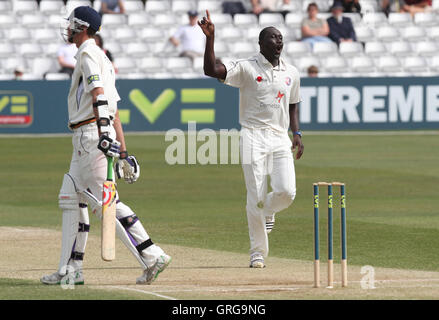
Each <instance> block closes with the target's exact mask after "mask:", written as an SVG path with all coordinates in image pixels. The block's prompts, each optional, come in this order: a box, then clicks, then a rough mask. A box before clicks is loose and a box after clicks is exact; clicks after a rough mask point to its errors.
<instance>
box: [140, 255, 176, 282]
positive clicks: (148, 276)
mask: <svg viewBox="0 0 439 320" xmlns="http://www.w3.org/2000/svg"><path fill="white" fill-rule="evenodd" d="M171 260H172V258H171V257H170V256H168V255H167V254H164V255H161V256H160V257H159V258H158V259H157V261H156V262H155V264H154V265H153V266H152V267H150V268H148V269H146V270H144V271H143V274H142V275H141V276H140V277H138V278H137V280H136V283H137V284H151V283H152V282H153V281H154V280H155V279H157V277H158V275H159V273H160V272H163V270H165V269H166V267H167V266H168V265H169V264H170V263H171Z"/></svg>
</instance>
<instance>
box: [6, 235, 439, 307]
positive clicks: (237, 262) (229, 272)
mask: <svg viewBox="0 0 439 320" xmlns="http://www.w3.org/2000/svg"><path fill="white" fill-rule="evenodd" d="M60 239H61V233H60V232H59V231H55V230H50V229H40V228H28V227H0V251H1V252H2V256H3V259H1V261H0V278H10V279H26V280H34V281H39V278H40V277H41V276H43V275H45V274H48V273H52V272H54V271H55V270H56V268H57V266H58V258H59V257H58V256H59V249H60V244H61V241H60ZM160 246H161V247H162V248H163V249H164V250H165V252H166V253H168V254H169V255H171V256H172V258H173V259H172V263H171V264H170V265H169V267H168V268H167V269H166V270H165V271H164V272H163V273H161V274H160V276H159V277H158V279H157V280H156V281H155V282H154V283H153V284H152V285H136V284H135V281H136V277H138V276H140V274H141V269H140V268H139V266H138V264H137V261H136V260H135V259H134V257H133V256H132V255H131V254H130V253H129V252H128V250H126V248H125V247H124V246H123V245H122V243H121V242H120V241H117V242H116V260H114V261H113V262H111V263H110V262H104V261H102V260H101V258H100V238H99V237H98V235H95V234H93V233H91V234H90V236H89V240H88V243H87V250H86V254H85V259H84V278H85V286H84V288H87V287H89V288H92V289H101V290H106V291H108V292H112V291H124V292H129V293H130V294H132V295H133V297H134V298H137V299H169V300H174V299H176V300H179V299H236V300H240V299H243V300H244V299H245V300H251V299H274V300H290V299H438V298H439V272H430V271H419V270H403V269H392V268H378V267H377V268H374V279H372V280H374V281H373V282H370V281H368V282H367V281H365V278H364V277H365V274H364V272H363V274H362V273H361V271H362V270H361V266H353V265H349V267H348V268H349V269H348V277H349V286H348V287H347V288H341V284H340V265H339V264H335V265H334V273H335V278H334V280H335V281H334V288H333V289H327V288H325V286H323V285H322V287H321V288H318V289H316V288H313V262H312V261H311V260H310V261H301V260H293V259H285V258H276V257H268V258H267V259H266V265H267V267H266V268H264V269H251V268H249V267H248V264H249V257H248V255H247V254H242V253H233V252H225V251H215V250H207V249H199V248H190V247H182V246H176V245H167V244H164V245H162V244H160ZM310 248H311V246H310ZM326 267H327V266H326V265H325V264H322V270H325V268H326ZM363 270H364V269H363ZM322 272H323V271H322ZM369 280H370V279H369ZM322 284H323V283H322ZM371 284H372V285H371ZM41 286H43V284H41ZM6 290H7V289H6ZM97 298H98V297H97ZM38 299H44V297H38ZM60 299H62V297H60Z"/></svg>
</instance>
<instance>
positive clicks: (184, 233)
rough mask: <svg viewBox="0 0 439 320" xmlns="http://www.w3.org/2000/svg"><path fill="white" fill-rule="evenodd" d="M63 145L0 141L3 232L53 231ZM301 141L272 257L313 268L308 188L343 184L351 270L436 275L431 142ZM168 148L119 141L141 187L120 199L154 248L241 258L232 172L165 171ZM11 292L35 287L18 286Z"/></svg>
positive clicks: (124, 191)
mask: <svg viewBox="0 0 439 320" xmlns="http://www.w3.org/2000/svg"><path fill="white" fill-rule="evenodd" d="M70 140H71V138H70V137H57V138H47V137H44V138H43V137H40V138H23V137H8V138H2V139H1V140H0V141H1V145H2V149H3V163H2V169H1V170H0V179H1V181H2V183H1V184H0V194H1V198H2V200H1V206H0V225H1V226H33V227H44V228H54V229H58V230H60V228H61V213H60V211H59V209H58V205H57V195H58V191H59V188H60V186H61V182H62V178H63V174H64V173H65V172H67V170H68V167H69V162H70V158H71V152H72V146H71V141H70ZM303 141H304V144H305V153H304V156H303V157H302V159H301V160H299V161H296V162H295V165H296V177H297V196H296V199H295V201H294V203H293V205H292V206H291V207H290V208H288V209H287V210H285V211H284V212H282V213H279V214H278V215H277V220H276V225H275V230H274V231H273V232H272V234H270V255H271V256H276V257H285V258H294V259H300V260H309V261H311V260H312V259H313V253H312V252H313V245H312V241H313V236H312V234H313V222H312V221H313V220H312V217H313V215H312V213H313V206H312V205H313V193H312V183H313V182H317V181H342V182H345V183H346V193H347V216H348V220H347V221H348V259H349V264H350V265H359V266H361V265H372V266H377V267H392V268H401V269H416V270H427V271H439V263H438V260H437V248H438V247H439V237H438V236H437V235H438V231H439V196H438V179H439V165H438V164H439V162H438V159H439V139H438V136H437V134H435V135H433V134H425V135H420V134H412V133H411V132H407V133H404V134H397V135H386V134H377V135H358V134H345V135H327V134H323V133H322V134H313V135H306V133H305V135H304V137H303ZM169 144H170V142H166V141H165V139H164V136H163V135H129V136H127V145H128V151H129V152H130V153H133V154H134V155H136V157H137V158H138V159H139V162H140V164H141V177H140V179H139V181H138V182H136V183H135V184H133V185H127V184H125V183H123V182H119V184H118V190H119V193H120V196H121V199H122V200H123V201H124V202H125V203H126V204H128V205H129V206H130V207H131V208H132V209H133V210H134V211H135V212H136V214H137V215H138V216H139V217H140V219H141V220H142V221H143V222H144V224H145V225H146V227H147V230H148V232H149V233H150V234H151V236H152V238H153V240H154V241H155V242H157V243H168V244H174V245H181V246H189V247H198V248H208V249H217V250H224V251H232V252H240V253H246V252H247V251H248V245H249V240H248V230H247V220H246V214H245V199H246V191H245V185H244V180H243V174H242V169H241V167H240V165H173V166H170V165H168V164H167V163H166V162H165V159H164V154H165V149H166V147H167V146H168V145H169ZM336 190H337V191H336ZM325 192H326V190H324V189H321V191H320V195H321V197H320V198H321V199H320V214H321V218H322V219H321V224H320V226H321V229H320V231H321V232H320V233H321V236H320V237H321V241H322V243H321V245H322V247H321V248H322V249H321V255H322V257H321V259H322V260H324V259H325V255H326V250H325V249H324V248H325V247H324V245H325V236H326V224H325V214H326V202H325V201H326V196H325ZM338 202H339V196H338V188H334V203H335V204H336V206H335V208H334V217H335V221H334V261H339V259H340V249H339V248H340V246H339V205H338ZM90 220H91V224H92V225H93V224H94V225H97V224H99V222H98V221H97V220H96V218H91V219H90ZM54 267H55V266H54ZM11 283H15V282H14V281H12V282H11V281H9V280H2V281H0V288H2V287H3V288H4V287H7V286H10V285H11ZM18 285H19V286H30V287H32V286H33V284H32V283H29V282H26V281H25V282H20V283H18ZM0 291H1V290H0ZM50 294H53V295H56V292H53V293H50ZM121 296H123V294H121ZM0 298H1V297H0ZM73 298H74V297H73Z"/></svg>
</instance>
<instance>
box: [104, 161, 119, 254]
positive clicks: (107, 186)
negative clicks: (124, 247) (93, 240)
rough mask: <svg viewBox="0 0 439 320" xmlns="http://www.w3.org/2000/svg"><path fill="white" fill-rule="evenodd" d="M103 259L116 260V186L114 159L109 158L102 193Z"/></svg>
mask: <svg viewBox="0 0 439 320" xmlns="http://www.w3.org/2000/svg"><path fill="white" fill-rule="evenodd" d="M101 257H102V260H104V261H112V260H114V259H115V258H116V184H115V183H114V181H113V157H108V156H107V180H106V181H104V185H103V191H102V232H101Z"/></svg>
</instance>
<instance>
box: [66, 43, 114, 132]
mask: <svg viewBox="0 0 439 320" xmlns="http://www.w3.org/2000/svg"><path fill="white" fill-rule="evenodd" d="M75 58H76V61H77V63H76V66H75V70H74V71H73V75H72V84H71V86H70V92H69V97H68V109H69V124H76V123H78V122H81V121H84V120H88V119H90V118H93V117H94V113H93V96H92V94H91V91H92V90H93V89H94V88H98V87H100V88H103V89H104V95H105V96H106V98H107V99H108V108H109V113H110V116H113V117H114V115H115V113H116V110H117V101H119V100H120V97H119V94H118V93H117V90H116V85H115V84H116V77H115V72H114V68H113V64H112V63H111V61H110V60H109V59H108V57H107V56H106V55H105V53H104V51H102V50H101V48H99V47H98V46H97V45H96V42H95V40H94V39H89V40H87V41H85V42H84V43H82V44H81V46H80V47H79V48H78V52H77V53H76V55H75Z"/></svg>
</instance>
